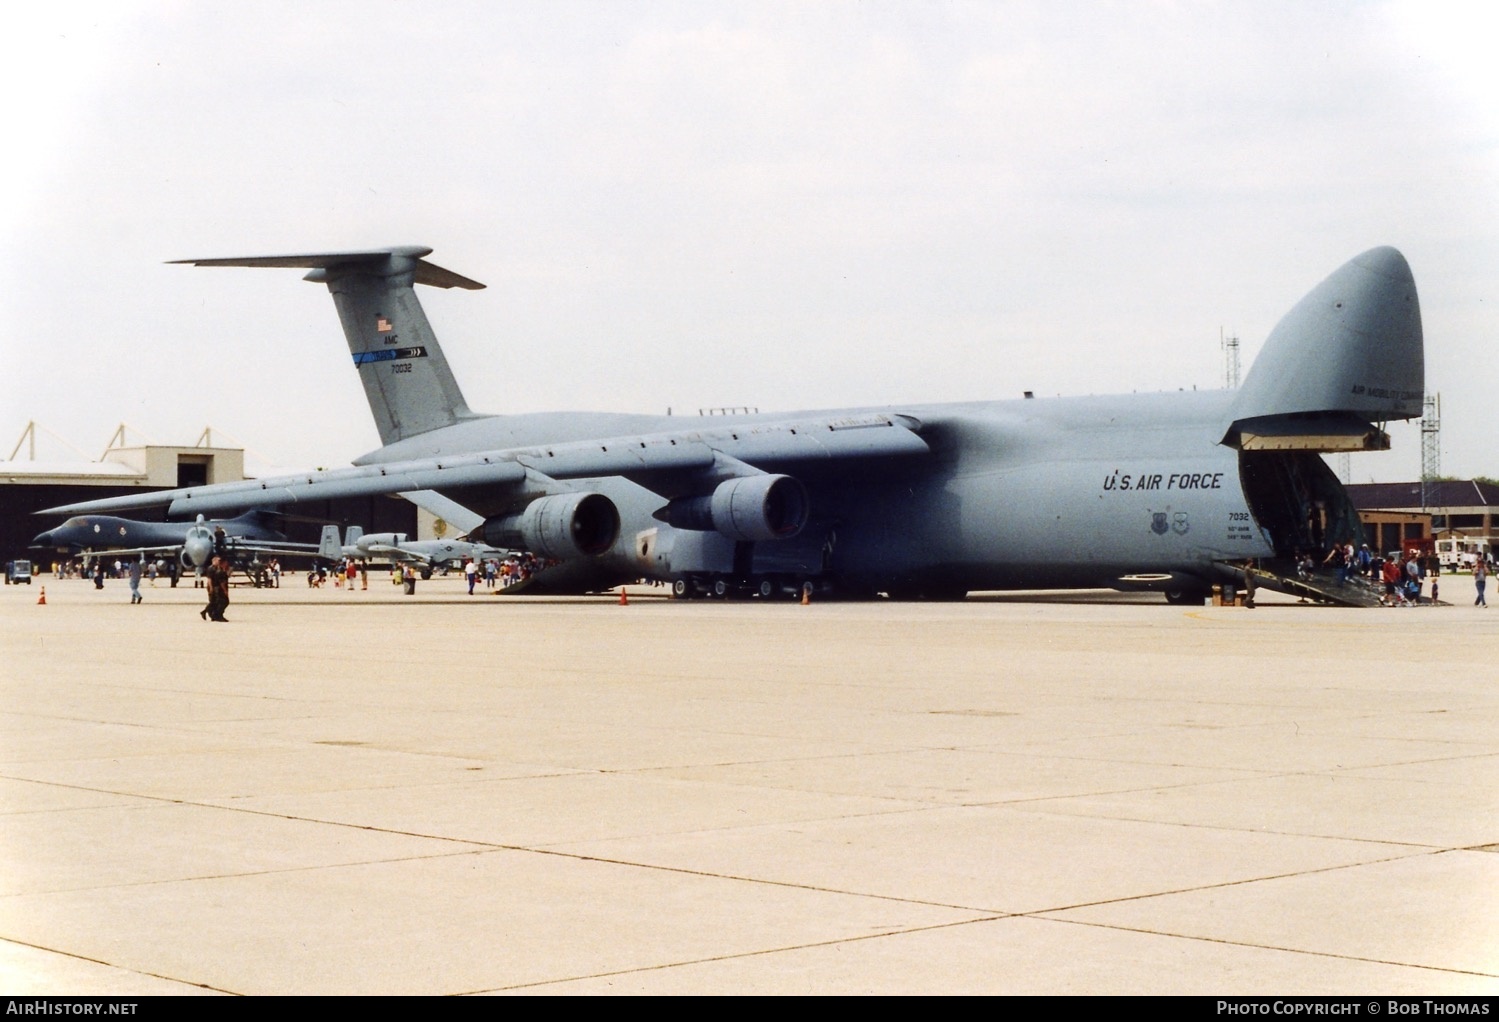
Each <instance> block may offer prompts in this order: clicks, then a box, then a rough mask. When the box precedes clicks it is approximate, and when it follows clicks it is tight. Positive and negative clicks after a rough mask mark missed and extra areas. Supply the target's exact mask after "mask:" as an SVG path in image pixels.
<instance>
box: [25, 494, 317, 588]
mask: <svg viewBox="0 0 1499 1022" xmlns="http://www.w3.org/2000/svg"><path fill="white" fill-rule="evenodd" d="M279 518H280V515H277V514H275V513H273V512H266V511H261V510H256V511H247V512H245V513H244V514H242V515H240V516H239V517H238V518H226V519H223V520H220V521H210V520H208V519H205V518H204V517H203V515H198V516H197V520H196V521H193V522H136V521H132V520H130V519H128V518H115V517H113V516H110V515H93V514H90V515H79V516H78V517H76V518H69V519H68V520H67V521H65V522H63V523H62V524H61V525H59V526H56V527H55V528H52V529H48V530H47V531H46V532H44V533H42V534H40V535H39V536H37V537H36V538H35V539H33V540H32V541H31V546H32V548H33V549H38V548H41V549H50V550H56V551H58V552H60V553H66V554H68V555H69V556H71V555H73V554H77V553H84V554H94V553H99V552H101V551H106V550H107V551H109V552H110V553H114V554H123V555H131V554H135V555H139V556H142V557H144V556H146V555H148V554H150V555H154V556H164V557H166V558H168V559H169V560H170V561H171V562H172V578H173V580H174V584H175V580H176V578H177V575H176V571H177V569H179V568H180V569H183V570H186V571H199V572H201V571H202V570H203V568H204V567H205V566H206V565H207V564H208V562H209V560H210V559H211V558H212V557H213V556H214V555H215V554H222V555H223V556H225V557H228V558H229V559H230V561H231V562H233V563H234V564H235V565H236V566H242V565H244V564H247V563H248V562H249V561H250V560H251V559H253V558H256V557H258V556H259V555H261V554H270V555H272V556H302V557H308V556H311V555H313V554H315V553H316V552H317V548H316V547H314V546H313V545H312V544H310V543H292V542H289V541H288V540H287V538H286V536H285V535H284V534H283V533H282V532H281V530H280V529H278V528H277V527H276V521H277V519H279Z"/></svg>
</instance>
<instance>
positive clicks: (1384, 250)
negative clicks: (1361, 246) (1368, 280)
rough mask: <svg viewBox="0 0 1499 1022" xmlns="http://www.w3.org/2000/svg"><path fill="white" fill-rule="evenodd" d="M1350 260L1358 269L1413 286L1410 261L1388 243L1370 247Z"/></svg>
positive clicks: (1402, 284) (1399, 284) (1414, 279)
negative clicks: (1379, 246)
mask: <svg viewBox="0 0 1499 1022" xmlns="http://www.w3.org/2000/svg"><path fill="white" fill-rule="evenodd" d="M1352 262H1353V265H1355V266H1358V267H1359V268H1360V269H1362V270H1365V271H1366V272H1368V273H1372V274H1375V275H1376V276H1380V277H1384V278H1385V279H1386V280H1388V281H1390V282H1391V283H1393V284H1395V285H1397V286H1410V287H1414V285H1415V283H1416V278H1415V277H1414V276H1412V275H1411V266H1410V263H1408V262H1406V261H1405V256H1403V255H1401V254H1400V250H1399V249H1397V248H1391V247H1389V246H1388V245H1386V246H1384V247H1381V248H1371V249H1370V250H1369V251H1367V252H1365V253H1364V254H1363V255H1361V256H1358V257H1357V258H1355V259H1354V260H1352Z"/></svg>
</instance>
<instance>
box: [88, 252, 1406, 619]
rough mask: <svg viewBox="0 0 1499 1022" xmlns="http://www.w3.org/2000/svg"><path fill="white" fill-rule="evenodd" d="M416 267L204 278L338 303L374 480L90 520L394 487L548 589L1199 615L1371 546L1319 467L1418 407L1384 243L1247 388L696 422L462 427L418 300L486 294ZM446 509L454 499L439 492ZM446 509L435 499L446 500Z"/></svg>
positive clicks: (1364, 445)
mask: <svg viewBox="0 0 1499 1022" xmlns="http://www.w3.org/2000/svg"><path fill="white" fill-rule="evenodd" d="M430 252H431V249H428V248H417V247H405V248H388V249H379V250H373V251H359V252H334V253H325V254H319V255H300V256H272V257H253V258H240V259H201V260H184V262H191V263H195V264H196V265H199V266H261V267H296V268H302V269H309V270H311V272H310V273H308V274H307V275H306V279H307V280H310V281H314V282H318V283H323V284H325V285H327V287H328V290H329V291H330V292H332V294H333V300H334V304H335V305H336V306H337V309H338V314H339V318H340V320H341V321H342V324H343V329H344V334H345V336H346V337H347V339H348V344H349V349H350V351H351V352H352V354H353V361H354V366H355V369H356V371H357V372H358V374H359V376H360V379H361V380H362V381H363V383H364V389H365V395H366V397H367V398H368V399H369V403H370V408H371V410H372V411H373V413H374V416H375V421H376V424H377V426H378V427H379V432H380V439H381V441H382V443H383V444H384V446H383V447H381V448H379V449H378V450H375V451H372V452H371V453H369V454H366V455H364V456H362V457H360V458H358V459H356V461H355V462H354V465H355V467H352V468H344V469H334V470H330V471H325V472H317V473H309V474H306V475H298V476H284V477H280V478H274V479H262V480H250V481H246V482H239V483H225V484H219V485H213V486H200V487H189V488H186V489H179V490H169V491H161V492H157V493H152V494H146V495H141V496H131V497H121V498H117V499H111V500H99V501H90V502H87V503H84V504H76V505H72V506H71V507H68V508H63V509H59V510H63V511H99V510H116V509H123V508H133V507H142V506H150V505H154V504H160V503H167V502H170V505H171V510H172V512H173V513H174V514H183V513H192V512H195V511H204V512H208V513H213V512H220V511H225V510H230V509H237V508H241V507H249V506H259V505H266V504H270V505H276V504H288V503H294V502H296V501H302V500H313V499H318V500H321V499H325V498H330V497H343V496H352V495H366V494H376V493H404V494H408V495H410V496H411V497H412V499H414V500H415V501H416V502H417V503H419V504H420V503H422V501H423V500H424V499H440V500H441V501H443V503H444V505H445V507H446V508H447V509H448V513H449V516H450V517H449V520H453V519H452V517H451V513H452V507H453V504H454V503H455V502H456V504H458V505H461V506H462V507H463V508H465V509H468V512H469V516H468V517H469V522H468V523H463V524H462V527H464V528H468V527H469V525H470V524H473V525H475V526H476V528H475V529H474V531H473V533H472V534H471V538H476V539H482V540H483V541H484V542H486V543H489V544H491V545H493V546H497V547H504V548H506V549H510V548H516V549H526V550H530V551H533V552H535V553H537V554H540V555H541V556H544V557H548V558H555V559H557V560H559V561H561V562H562V563H561V564H560V565H558V566H557V567H554V568H551V569H549V570H548V571H547V572H545V573H544V575H542V576H541V577H540V578H538V579H537V583H538V584H537V585H535V586H531V587H528V591H530V592H553V593H555V592H594V591H600V590H603V589H606V588H609V587H611V586H614V585H617V584H620V583H624V582H629V581H632V580H635V579H638V578H641V577H650V578H654V579H659V580H664V581H669V582H671V583H672V585H673V588H674V591H675V592H676V593H678V594H679V595H683V596H688V595H696V594H701V593H713V594H716V595H727V594H731V593H743V592H753V593H759V594H762V595H767V596H768V595H774V594H776V593H778V592H790V591H794V590H795V589H797V588H799V587H801V586H803V585H806V584H811V585H812V586H814V587H815V588H816V589H818V590H825V591H830V592H835V593H840V594H847V595H853V596H872V595H875V594H878V593H885V594H887V595H889V596H891V597H897V598H929V599H950V598H957V597H961V596H962V595H964V594H965V593H968V592H971V591H975V590H1000V589H1043V588H1045V589H1051V588H1095V587H1111V588H1117V589H1126V590H1127V589H1155V590H1159V591H1161V592H1163V593H1165V595H1166V597H1167V599H1168V600H1171V601H1173V602H1184V601H1194V602H1201V601H1202V600H1204V599H1205V598H1206V597H1207V595H1208V593H1209V590H1210V587H1211V586H1212V585H1213V584H1214V583H1215V582H1219V581H1230V580H1234V579H1237V578H1239V577H1240V576H1239V575H1238V571H1237V566H1239V565H1242V564H1243V563H1244V562H1245V561H1247V560H1248V559H1250V558H1254V559H1257V560H1258V562H1259V564H1260V566H1261V567H1262V568H1264V569H1267V570H1268V572H1269V573H1270V576H1271V577H1270V578H1268V579H1267V578H1265V577H1264V576H1262V584H1266V585H1269V586H1271V587H1275V586H1276V584H1277V581H1278V580H1279V579H1281V578H1283V577H1286V576H1289V575H1291V574H1292V568H1291V565H1292V563H1293V559H1294V558H1295V557H1296V556H1297V554H1298V553H1301V552H1310V551H1315V550H1318V549H1320V548H1323V547H1324V546H1325V545H1326V544H1330V543H1333V542H1346V541H1354V542H1359V541H1360V540H1361V527H1360V524H1359V519H1358V515H1357V513H1356V511H1355V510H1354V507H1353V505H1352V504H1351V503H1350V501H1349V499H1348V497H1347V495H1346V493H1345V492H1344V490H1343V488H1342V486H1341V485H1340V484H1339V482H1338V480H1337V477H1336V476H1335V475H1334V473H1333V472H1332V471H1331V469H1329V468H1328V466H1327V465H1326V463H1325V462H1324V461H1323V460H1322V458H1321V457H1320V454H1321V453H1323V452H1331V451H1368V450H1384V449H1387V448H1388V447H1389V437H1388V435H1387V434H1386V433H1385V432H1384V431H1383V429H1382V428H1381V426H1382V424H1383V423H1385V422H1386V421H1388V420H1391V419H1406V418H1412V417H1415V416H1417V415H1419V414H1421V411H1422V398H1423V389H1424V363H1423V350H1422V334H1421V314H1420V307H1419V303H1418V301H1417V297H1416V287H1415V282H1414V280H1413V279H1412V276H1411V272H1410V267H1409V266H1408V265H1407V263H1406V260H1405V258H1404V257H1403V256H1402V255H1401V254H1400V253H1399V252H1397V251H1396V250H1395V249H1393V248H1376V249H1372V250H1370V251H1368V252H1365V253H1364V254H1362V255H1360V256H1358V257H1356V258H1355V259H1353V260H1351V261H1350V262H1348V263H1347V264H1345V265H1344V266H1342V267H1341V268H1340V269H1338V270H1337V271H1336V272H1334V273H1333V274H1332V276H1330V277H1328V278H1327V279H1326V280H1325V281H1323V282H1322V283H1321V284H1319V285H1318V286H1317V287H1315V288H1314V289H1313V290H1312V291H1311V292H1310V293H1309V294H1308V295H1307V296H1306V297H1305V298H1303V299H1302V300H1301V301H1300V302H1299V303H1298V304H1297V305H1296V306H1295V307H1294V308H1292V309H1291V311H1290V312H1289V313H1287V314H1286V316H1285V317H1284V318H1283V319H1282V320H1281V321H1280V323H1279V324H1278V325H1277V326H1276V327H1275V329H1274V330H1273V331H1272V332H1271V334H1270V336H1269V338H1268V339H1267V340H1266V342H1265V345H1264V347H1263V349H1262V351H1261V353H1260V355H1259V357H1258V359H1257V360H1256V362H1255V364H1254V365H1253V367H1252V368H1251V370H1250V371H1249V373H1248V375H1247V377H1246V378H1245V381H1244V384H1243V386H1242V387H1240V388H1239V389H1237V390H1223V391H1188V392H1181V391H1178V392H1167V393H1158V394H1127V395H1120V396H1115V397H1070V398H1051V399H1021V400H1010V401H994V402H975V403H965V404H935V405H928V404H911V405H895V406H888V407H871V408H854V409H848V410H840V411H808V412H785V413H772V414H755V415H738V416H714V417H711V418H706V419H699V420H696V421H693V422H684V421H683V420H682V419H681V418H680V417H678V418H673V417H669V416H656V415H624V414H609V413H598V412H581V413H579V412H555V413H539V414H522V415H481V414H478V413H475V412H472V411H470V410H469V407H468V404H467V403H466V402H465V401H464V398H463V395H462V393H461V392H460V391H459V389H458V384H457V381H456V380H455V379H454V377H453V374H452V372H451V371H450V369H449V367H448V363H447V360H446V358H445V357H444V356H443V353H442V349H441V348H440V347H439V346H438V344H437V339H436V337H435V335H434V333H433V331H432V328H431V326H430V325H429V323H428V321H427V317H426V315H425V313H424V312H423V311H422V308H421V305H420V303H419V302H418V300H417V296H416V292H415V285H417V284H427V285H431V286H436V287H444V288H447V287H462V288H470V289H473V288H480V287H482V286H483V285H481V284H478V283H476V282H475V281H472V280H469V279H467V278H465V277H461V276H459V275H458V274H456V273H453V272H451V271H449V270H445V269H442V268H441V267H438V266H435V265H433V264H431V263H429V262H427V261H426V260H425V259H424V258H423V257H425V256H427V255H428V254H430ZM431 491H436V493H435V494H433V493H432V492H431ZM439 495H440V496H439Z"/></svg>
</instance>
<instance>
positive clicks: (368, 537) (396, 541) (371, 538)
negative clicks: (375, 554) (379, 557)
mask: <svg viewBox="0 0 1499 1022" xmlns="http://www.w3.org/2000/svg"><path fill="white" fill-rule="evenodd" d="M404 542H406V534H405V533H404V532H366V533H365V534H364V535H363V536H360V537H358V538H357V539H354V540H351V541H350V545H351V546H355V547H358V548H359V549H360V550H361V551H364V552H368V551H370V550H372V549H374V548H375V547H377V546H396V547H398V546H400V545H401V544H402V543H404Z"/></svg>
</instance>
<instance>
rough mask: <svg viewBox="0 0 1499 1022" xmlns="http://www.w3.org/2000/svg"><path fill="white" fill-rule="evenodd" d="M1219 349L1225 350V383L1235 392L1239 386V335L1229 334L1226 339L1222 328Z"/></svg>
mask: <svg viewBox="0 0 1499 1022" xmlns="http://www.w3.org/2000/svg"><path fill="white" fill-rule="evenodd" d="M1218 347H1220V348H1222V349H1223V383H1224V385H1225V386H1227V387H1228V389H1229V390H1235V389H1237V388H1238V386H1239V335H1238V334H1229V335H1228V336H1226V337H1225V336H1224V334H1223V328H1222V327H1221V326H1220V327H1219V328H1218Z"/></svg>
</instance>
